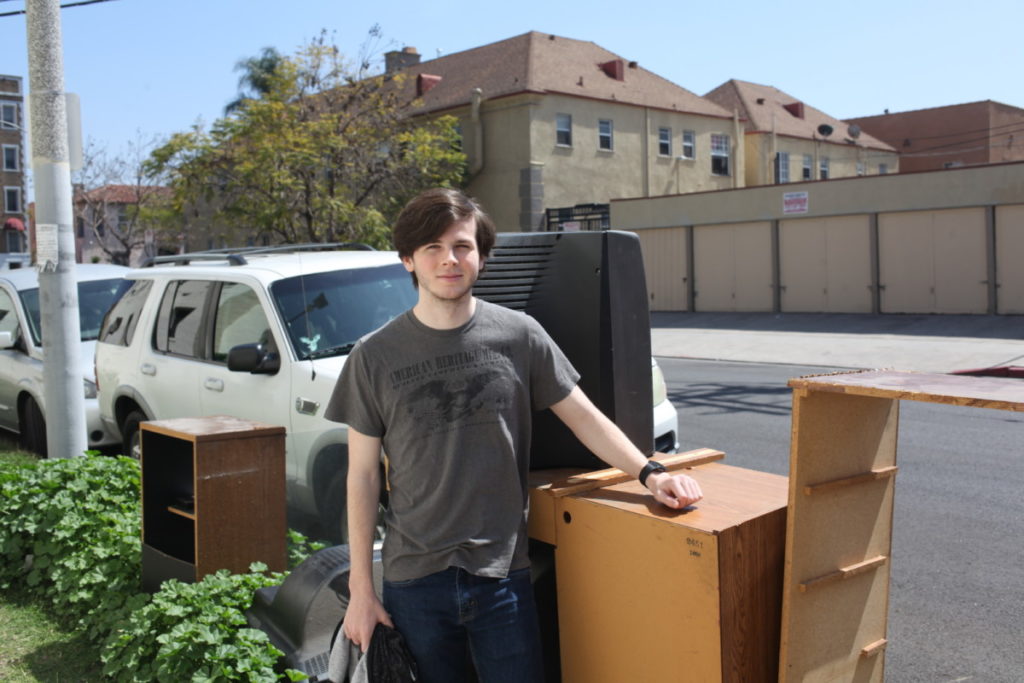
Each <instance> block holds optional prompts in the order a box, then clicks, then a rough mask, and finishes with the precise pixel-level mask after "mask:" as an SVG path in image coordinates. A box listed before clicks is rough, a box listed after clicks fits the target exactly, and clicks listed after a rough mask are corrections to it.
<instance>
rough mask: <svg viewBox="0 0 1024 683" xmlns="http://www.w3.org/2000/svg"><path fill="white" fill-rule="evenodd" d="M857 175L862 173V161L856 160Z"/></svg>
mask: <svg viewBox="0 0 1024 683" xmlns="http://www.w3.org/2000/svg"><path fill="white" fill-rule="evenodd" d="M857 175H864V162H863V161H858V162H857Z"/></svg>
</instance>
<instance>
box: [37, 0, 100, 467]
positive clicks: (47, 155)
mask: <svg viewBox="0 0 1024 683" xmlns="http://www.w3.org/2000/svg"><path fill="white" fill-rule="evenodd" d="M25 11H26V17H27V25H28V73H29V96H30V98H31V117H32V120H31V122H30V131H31V134H32V176H33V181H34V182H35V198H36V264H37V266H38V267H39V311H40V317H41V323H42V333H43V356H44V358H43V382H44V387H43V401H44V403H45V404H46V405H45V406H44V409H45V414H46V442H47V453H48V455H49V457H58V458H67V457H72V456H76V455H82V453H83V452H84V451H85V449H86V447H87V445H88V441H87V438H86V425H85V394H84V387H83V375H82V369H81V364H82V360H81V352H80V348H81V333H80V331H79V330H80V323H79V319H78V287H77V283H76V281H75V236H74V232H73V227H74V212H73V209H72V198H71V161H70V153H69V150H68V129H67V105H66V102H65V93H64V57H63V53H62V48H61V45H62V41H61V30H60V0H26V2H25Z"/></svg>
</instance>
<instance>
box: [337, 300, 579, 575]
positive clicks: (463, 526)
mask: <svg viewBox="0 0 1024 683" xmlns="http://www.w3.org/2000/svg"><path fill="white" fill-rule="evenodd" d="M578 381H579V374H578V373H577V372H576V370H575V369H574V368H573V367H572V364H571V363H569V361H568V360H567V359H566V357H565V355H564V354H563V353H562V352H561V350H560V349H559V348H558V346H557V345H556V344H555V343H554V342H553V341H552V340H551V337H549V336H548V334H547V332H545V331H544V329H543V328H542V327H541V326H540V325H539V324H538V323H537V321H535V320H534V319H533V318H531V317H529V316H527V315H525V314H523V313H518V312H516V311H512V310H509V309H506V308H503V307H501V306H498V305H495V304H490V303H488V302H486V301H482V300H477V302H476V312H475V314H474V316H473V318H472V319H471V320H470V321H469V322H468V323H466V324H465V325H463V326H462V327H459V328H456V329H452V330H436V329H433V328H430V327H427V326H425V325H423V324H422V323H420V322H419V321H418V320H417V319H416V317H415V315H413V313H412V311H409V312H407V313H406V314H404V315H402V316H399V317H397V318H395V319H394V320H393V321H391V322H390V323H389V324H388V325H386V326H384V327H383V328H381V329H380V330H378V331H377V332H374V333H373V334H372V335H370V336H368V337H366V338H364V339H363V340H362V341H361V342H360V343H359V344H358V345H357V346H356V347H355V348H354V349H353V350H352V353H351V354H350V355H349V357H348V360H347V361H346V362H345V367H344V369H343V371H342V374H341V377H340V378H339V379H338V383H337V386H336V387H335V389H334V394H333V395H332V397H331V401H330V403H329V404H328V406H327V411H326V413H325V416H326V417H327V418H328V419H330V420H336V421H338V422H345V423H347V424H349V425H350V426H351V427H352V428H354V429H356V430H357V431H359V432H361V433H363V434H366V435H368V436H375V437H380V438H381V439H382V443H383V447H384V452H385V453H386V454H387V456H388V482H389V484H390V496H389V503H390V506H389V509H388V512H387V515H386V518H385V519H386V523H387V534H386V535H385V538H384V549H383V560H384V576H385V577H386V578H387V579H388V580H389V581H407V580H410V579H415V578H420V577H422V576H426V575H428V574H432V573H434V572H438V571H442V570H444V569H446V568H448V567H450V566H455V567H461V568H463V569H465V570H466V571H468V572H470V573H473V574H477V575H479V576H491V577H504V576H507V575H508V572H509V571H511V570H515V569H521V568H523V567H526V566H528V564H529V559H528V557H527V533H526V516H527V510H528V502H529V499H528V493H527V473H528V471H529V451H530V428H531V416H532V413H533V411H535V410H543V409H544V408H548V407H550V406H551V405H553V404H555V403H557V402H558V401H560V400H562V399H563V398H565V397H566V396H568V395H569V392H570V391H572V389H573V387H574V386H576V383H577V382H578Z"/></svg>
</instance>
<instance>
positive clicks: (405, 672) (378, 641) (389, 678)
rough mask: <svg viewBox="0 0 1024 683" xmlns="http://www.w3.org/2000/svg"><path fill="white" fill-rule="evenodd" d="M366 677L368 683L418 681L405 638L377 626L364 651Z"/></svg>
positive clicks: (391, 630)
mask: <svg viewBox="0 0 1024 683" xmlns="http://www.w3.org/2000/svg"><path fill="white" fill-rule="evenodd" d="M364 656H365V657H366V677H367V679H368V680H369V683H415V681H417V680H419V675H418V671H417V670H416V662H414V661H413V658H412V655H411V654H410V653H409V648H408V647H406V645H405V638H403V637H402V634H401V633H399V632H398V631H396V630H395V629H393V628H390V627H388V626H385V625H384V624H377V627H376V628H374V629H373V637H372V638H371V639H370V647H369V648H368V649H367V650H366V654H365V655H364Z"/></svg>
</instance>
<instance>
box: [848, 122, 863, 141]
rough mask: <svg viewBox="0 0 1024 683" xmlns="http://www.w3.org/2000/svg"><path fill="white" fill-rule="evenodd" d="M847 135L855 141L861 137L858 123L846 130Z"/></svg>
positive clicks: (852, 124)
mask: <svg viewBox="0 0 1024 683" xmlns="http://www.w3.org/2000/svg"><path fill="white" fill-rule="evenodd" d="M846 132H847V134H849V136H850V137H851V138H853V139H854V140H856V139H857V138H859V137H860V126H858V125H857V124H856V123H851V124H850V127H849V128H847V129H846Z"/></svg>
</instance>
